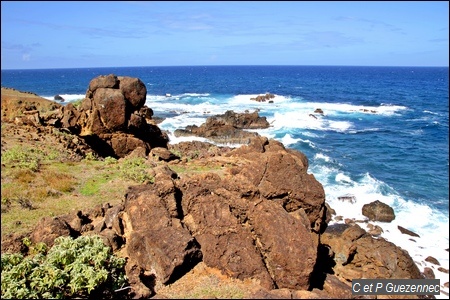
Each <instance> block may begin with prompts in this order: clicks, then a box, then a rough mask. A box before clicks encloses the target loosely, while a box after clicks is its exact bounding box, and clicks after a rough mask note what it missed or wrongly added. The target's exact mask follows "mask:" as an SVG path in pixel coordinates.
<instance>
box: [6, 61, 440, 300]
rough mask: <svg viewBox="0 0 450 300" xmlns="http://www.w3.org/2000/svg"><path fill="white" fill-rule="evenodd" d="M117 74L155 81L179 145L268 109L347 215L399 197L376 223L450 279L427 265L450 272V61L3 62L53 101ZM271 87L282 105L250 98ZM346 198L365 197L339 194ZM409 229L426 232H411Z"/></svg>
mask: <svg viewBox="0 0 450 300" xmlns="http://www.w3.org/2000/svg"><path fill="white" fill-rule="evenodd" d="M108 74H115V75H118V76H131V77H138V78H139V79H141V80H142V81H143V82H144V83H145V84H146V87H147V101H146V105H147V106H149V107H150V108H152V109H153V111H154V115H155V116H158V117H164V118H165V120H164V121H163V122H162V123H160V124H159V127H160V128H161V129H162V130H167V131H168V132H169V137H170V139H171V141H170V142H171V143H176V142H179V141H181V140H186V139H187V138H185V137H184V138H176V137H175V136H174V135H173V132H174V130H175V129H177V128H184V127H186V126H187V125H193V124H195V125H200V124H202V123H203V122H205V120H206V118H207V117H208V116H212V115H216V114H223V113H224V112H225V111H227V110H234V111H235V112H244V111H249V112H253V111H254V110H258V111H259V114H260V116H265V117H266V118H267V120H268V121H269V123H270V124H271V127H270V128H268V129H263V130H256V131H257V132H258V133H260V134H261V135H264V136H267V137H269V138H273V139H276V140H278V141H280V142H282V143H283V144H284V145H285V146H286V147H288V148H293V149H296V150H299V151H301V152H303V153H305V154H306V156H307V157H308V160H309V165H310V166H309V169H308V173H311V174H314V176H315V177H316V179H317V180H318V181H319V182H320V183H322V185H323V186H324V189H325V194H326V201H327V202H328V203H329V204H330V206H331V207H332V208H333V209H335V211H336V213H337V215H341V216H344V217H345V218H355V219H357V220H363V219H365V217H364V216H363V215H362V213H361V208H362V206H363V205H364V204H367V203H370V202H373V201H375V200H380V201H381V202H384V203H386V204H388V205H390V206H391V207H392V208H393V209H394V211H395V215H396V218H395V220H394V221H393V222H391V223H380V222H372V223H373V224H375V225H379V226H380V227H382V228H383V230H384V233H383V234H382V236H383V237H385V238H386V239H388V240H390V241H392V242H394V243H395V244H396V245H398V246H400V247H402V248H403V249H406V250H407V251H408V252H409V254H410V255H411V257H412V258H413V259H414V261H415V262H416V264H417V265H418V266H419V268H420V269H421V270H422V271H423V269H424V267H426V266H428V267H431V268H432V269H433V271H434V273H435V275H436V278H439V279H441V285H443V284H444V283H445V282H448V281H449V275H448V273H445V272H441V271H439V270H438V269H437V268H438V266H436V265H433V264H430V263H428V262H426V261H425V258H426V257H427V256H433V257H435V258H436V259H437V260H438V261H439V262H440V264H441V267H443V268H445V269H447V270H448V269H449V252H448V248H449V229H448V228H449V69H448V67H350V66H347V67H346V66H193V67H188V66H184V67H128V68H125V67H121V68H80V69H51V70H50V69H49V70H2V71H1V82H2V83H1V85H2V87H11V88H15V89H18V90H21V91H29V92H33V93H36V94H38V95H39V96H42V97H44V98H47V99H50V100H53V98H54V96H55V95H60V96H62V97H63V98H64V99H65V100H66V103H68V102H70V101H75V100H78V99H81V98H83V97H84V95H85V93H86V90H87V88H88V85H89V82H90V80H91V79H93V78H94V77H96V76H99V75H108ZM266 93H271V94H274V95H275V98H273V99H272V100H273V103H268V102H256V101H253V100H250V98H252V97H255V96H257V95H263V94H266ZM316 109H320V110H322V111H323V114H319V113H317V112H315V111H316ZM190 139H198V140H205V139H201V138H190ZM230 146H237V145H230ZM347 194H351V195H353V196H354V197H355V198H356V203H353V204H351V203H346V202H342V201H340V200H339V199H338V197H340V196H343V195H347ZM398 225H400V226H402V227H405V228H407V229H409V230H411V231H413V232H415V233H417V234H419V235H420V238H414V241H413V240H411V238H412V237H411V236H408V235H405V234H401V233H400V231H399V230H398V229H397V226H398ZM361 226H363V227H364V226H365V225H364V224H362V225H361ZM444 290H445V291H447V292H448V288H446V289H444ZM441 295H443V294H441ZM438 297H440V296H438ZM442 297H444V298H446V296H445V295H443V296H442Z"/></svg>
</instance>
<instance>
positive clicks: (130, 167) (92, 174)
mask: <svg viewBox="0 0 450 300" xmlns="http://www.w3.org/2000/svg"><path fill="white" fill-rule="evenodd" d="M1 160H2V172H1V212H2V233H1V234H2V237H3V236H4V235H6V234H10V233H12V232H15V233H23V232H28V231H30V230H31V229H32V227H33V226H34V225H35V224H36V223H37V221H38V220H39V219H40V218H42V217H43V216H49V215H60V214H64V213H69V212H71V211H72V210H80V209H85V208H87V207H93V206H95V205H97V204H103V203H106V202H109V203H110V204H112V205H114V204H116V203H120V202H121V201H122V200H123V197H124V195H125V193H126V190H127V188H128V186H130V185H135V184H140V183H144V182H153V180H154V179H153V176H152V173H151V168H150V166H149V165H148V164H147V162H146V160H145V159H144V158H125V159H120V160H117V159H114V158H111V157H107V158H106V159H99V158H97V157H95V156H94V155H92V154H90V155H87V156H86V157H85V158H84V159H83V160H81V161H78V162H77V161H62V157H60V156H59V155H57V153H56V152H55V153H52V151H48V152H47V153H45V152H44V151H42V150H39V149H37V148H32V147H19V146H15V147H11V148H10V149H8V150H6V151H2V155H1Z"/></svg>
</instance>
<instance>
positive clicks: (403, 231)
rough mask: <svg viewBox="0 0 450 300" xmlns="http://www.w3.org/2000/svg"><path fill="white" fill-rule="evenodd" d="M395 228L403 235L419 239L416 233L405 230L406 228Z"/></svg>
mask: <svg viewBox="0 0 450 300" xmlns="http://www.w3.org/2000/svg"><path fill="white" fill-rule="evenodd" d="M397 228H398V230H400V232H401V233H403V234H408V235H410V236H415V237H420V235H418V234H417V233H415V232H412V231H411V230H408V229H406V228H404V227H402V226H397Z"/></svg>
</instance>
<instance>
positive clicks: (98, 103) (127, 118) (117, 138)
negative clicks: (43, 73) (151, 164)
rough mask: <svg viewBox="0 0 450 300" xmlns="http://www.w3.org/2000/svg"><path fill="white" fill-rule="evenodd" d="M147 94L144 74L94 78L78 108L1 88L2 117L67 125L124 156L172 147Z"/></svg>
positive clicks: (100, 150)
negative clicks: (153, 118) (137, 149)
mask: <svg viewBox="0 0 450 300" xmlns="http://www.w3.org/2000/svg"><path fill="white" fill-rule="evenodd" d="M146 94H147V89H146V87H145V84H144V83H143V82H142V81H141V80H140V79H138V78H132V77H123V76H116V75H114V74H110V75H107V76H98V77H96V78H94V79H92V80H91V82H90V84H89V87H88V90H87V92H86V97H85V98H84V99H83V101H82V102H81V104H80V105H79V106H77V107H75V106H74V105H73V104H72V103H68V104H67V105H66V106H63V105H61V104H58V103H56V102H54V101H50V100H47V99H44V98H41V97H39V96H37V95H35V94H31V93H25V92H19V91H16V90H14V89H7V88H2V121H7V122H15V123H16V124H17V125H29V126H33V127H42V126H53V127H56V128H62V129H67V130H68V131H70V133H72V134H74V135H77V136H79V137H81V138H82V139H83V140H84V141H85V142H86V143H87V144H89V146H90V147H91V148H92V149H93V150H94V151H95V152H96V153H97V154H98V155H100V156H103V157H106V156H112V157H116V158H120V157H125V156H126V155H128V154H129V153H131V152H132V151H133V150H134V149H136V148H137V147H142V148H144V149H145V151H146V154H148V153H149V152H150V150H151V149H152V148H155V147H163V148H167V143H168V137H167V134H165V133H163V132H162V131H161V130H160V129H159V127H158V126H156V125H155V122H153V121H152V116H153V111H152V110H151V108H149V107H147V106H145V100H146Z"/></svg>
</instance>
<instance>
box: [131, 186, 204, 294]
mask: <svg viewBox="0 0 450 300" xmlns="http://www.w3.org/2000/svg"><path fill="white" fill-rule="evenodd" d="M177 193H178V192H177V190H176V189H175V186H174V184H173V181H172V179H170V178H167V177H166V178H164V179H162V180H158V181H157V182H155V184H153V185H143V186H138V187H134V188H130V190H129V192H128V193H127V196H126V202H125V212H126V214H127V218H128V219H129V225H128V226H129V227H128V228H127V231H128V233H126V234H127V253H128V256H129V257H130V261H129V262H128V264H132V265H136V266H137V267H139V268H142V269H143V270H144V272H150V273H152V274H153V276H154V277H155V281H156V285H157V286H160V285H161V284H168V283H171V282H173V281H174V280H176V279H177V278H179V277H180V276H182V275H183V274H184V273H186V272H187V271H189V270H190V269H192V268H193V266H195V264H196V263H198V262H199V261H200V260H201V258H202V253H201V251H200V247H199V246H198V243H197V242H196V240H195V239H194V238H193V237H192V236H191V234H190V232H189V231H188V230H187V229H186V228H184V227H183V226H182V224H181V220H180V218H181V217H182V216H180V214H179V203H178V202H179V197H178V195H177ZM130 227H131V228H130Z"/></svg>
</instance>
